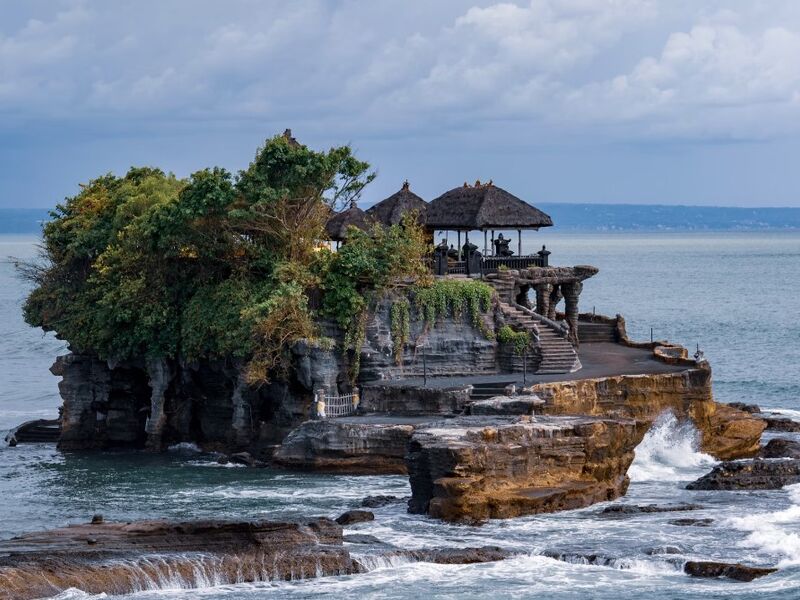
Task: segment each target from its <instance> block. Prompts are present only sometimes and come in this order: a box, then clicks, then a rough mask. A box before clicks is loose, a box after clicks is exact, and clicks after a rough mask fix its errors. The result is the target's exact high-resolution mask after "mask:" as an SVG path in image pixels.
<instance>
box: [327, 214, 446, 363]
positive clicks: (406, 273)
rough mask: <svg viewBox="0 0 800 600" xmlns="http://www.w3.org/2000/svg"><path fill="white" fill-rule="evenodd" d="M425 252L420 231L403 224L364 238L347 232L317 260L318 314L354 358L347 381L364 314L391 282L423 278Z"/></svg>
mask: <svg viewBox="0 0 800 600" xmlns="http://www.w3.org/2000/svg"><path fill="white" fill-rule="evenodd" d="M427 252H428V246H427V243H426V238H425V235H424V232H423V230H422V228H421V227H420V226H419V225H418V224H417V223H416V222H415V221H412V220H404V221H403V223H402V224H401V225H393V226H391V227H387V228H384V227H381V226H379V225H376V226H375V227H374V228H373V229H372V230H371V231H369V232H365V231H360V230H358V229H355V228H351V230H350V233H349V236H348V238H347V242H346V243H345V244H344V245H343V246H342V247H341V248H340V249H339V251H338V252H336V253H322V255H321V256H320V259H319V263H318V270H319V271H320V272H321V278H322V289H323V291H324V296H323V311H324V313H325V315H326V316H327V317H329V318H331V319H333V320H334V321H335V322H336V323H337V324H338V325H339V326H340V327H342V329H344V330H345V347H346V348H348V349H350V350H353V351H354V352H355V357H354V361H355V364H354V369H353V373H351V375H352V376H353V378H355V377H356V376H357V374H358V366H359V365H358V361H359V357H358V355H359V353H360V352H359V351H360V348H361V346H362V344H363V342H364V335H365V330H366V312H367V310H368V309H369V308H370V307H371V306H372V305H373V303H374V301H375V299H376V298H377V297H378V295H380V293H381V292H383V291H384V290H386V289H388V288H390V287H391V286H393V285H394V284H395V283H396V282H398V281H401V280H403V279H414V280H425V279H426V278H427V277H429V276H430V275H429V274H428V271H427V268H426V266H425V263H424V260H423V259H424V256H425V255H426V254H427Z"/></svg>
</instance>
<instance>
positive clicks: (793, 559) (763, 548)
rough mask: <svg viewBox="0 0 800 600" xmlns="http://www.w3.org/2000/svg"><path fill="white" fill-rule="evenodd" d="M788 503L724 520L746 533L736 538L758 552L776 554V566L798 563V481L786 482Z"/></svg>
mask: <svg viewBox="0 0 800 600" xmlns="http://www.w3.org/2000/svg"><path fill="white" fill-rule="evenodd" d="M783 491H784V492H787V493H788V496H789V501H790V502H791V504H790V505H789V506H788V507H787V508H784V509H782V510H777V511H772V512H763V513H756V514H751V515H747V516H744V517H733V518H731V519H729V520H728V524H729V525H730V526H731V527H733V528H734V529H738V530H739V531H743V532H747V533H748V534H749V535H748V536H747V537H746V538H745V539H744V540H742V541H741V542H739V544H738V545H739V546H740V547H742V548H751V549H753V550H755V551H756V553H758V554H760V555H765V556H770V557H778V558H779V560H780V562H779V563H778V567H781V568H784V567H792V566H795V567H796V566H798V565H800V527H798V524H800V483H798V484H794V485H789V486H786V487H785V488H784V490H783Z"/></svg>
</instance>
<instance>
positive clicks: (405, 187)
mask: <svg viewBox="0 0 800 600" xmlns="http://www.w3.org/2000/svg"><path fill="white" fill-rule="evenodd" d="M408 188H409V185H408V179H406V180H405V181H404V182H403V190H405V191H408Z"/></svg>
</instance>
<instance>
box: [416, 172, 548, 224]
mask: <svg viewBox="0 0 800 600" xmlns="http://www.w3.org/2000/svg"><path fill="white" fill-rule="evenodd" d="M552 224H553V220H552V219H551V218H550V216H549V215H546V214H545V213H543V212H542V211H540V210H539V209H538V208H536V207H535V206H531V205H530V204H528V203H527V202H524V201H522V200H520V199H519V198H517V197H516V196H514V195H513V194H510V193H508V192H507V191H505V190H504V189H503V188H500V187H497V186H496V185H494V184H493V183H492V182H491V181H490V182H489V183H485V184H482V183H480V182H479V181H478V182H475V185H467V184H466V183H465V184H464V185H463V186H462V187H457V188H454V189H452V190H450V191H449V192H445V193H444V194H442V195H441V196H439V197H438V198H436V199H435V200H433V201H431V203H430V204H428V211H427V215H426V225H427V227H428V229H450V230H469V231H473V230H481V229H539V227H549V226H551V225H552Z"/></svg>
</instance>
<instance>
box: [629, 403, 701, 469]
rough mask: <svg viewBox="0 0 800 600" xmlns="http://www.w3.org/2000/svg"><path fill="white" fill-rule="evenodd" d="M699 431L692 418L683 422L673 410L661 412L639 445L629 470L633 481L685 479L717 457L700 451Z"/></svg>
mask: <svg viewBox="0 0 800 600" xmlns="http://www.w3.org/2000/svg"><path fill="white" fill-rule="evenodd" d="M699 442H700V440H699V433H698V431H697V429H696V428H695V427H694V425H693V424H692V423H691V422H690V421H684V422H680V421H678V419H677V418H676V417H675V414H674V413H672V411H668V412H665V413H662V414H661V415H660V416H659V417H658V418H657V419H656V421H655V423H653V426H652V428H651V429H650V431H648V432H647V434H645V436H644V439H643V440H642V442H641V443H640V444H639V445H638V446H637V447H636V450H635V455H636V457H635V458H634V460H633V464H631V467H630V469H629V470H628V476H629V477H630V478H631V480H632V481H686V480H691V479H694V478H696V477H697V476H698V475H699V474H700V473H701V472H703V471H706V470H708V469H709V468H710V467H711V466H713V465H714V464H715V463H716V461H715V460H714V458H713V457H712V456H709V455H708V454H704V453H702V452H700V451H698V447H699V445H700V443H699Z"/></svg>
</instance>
